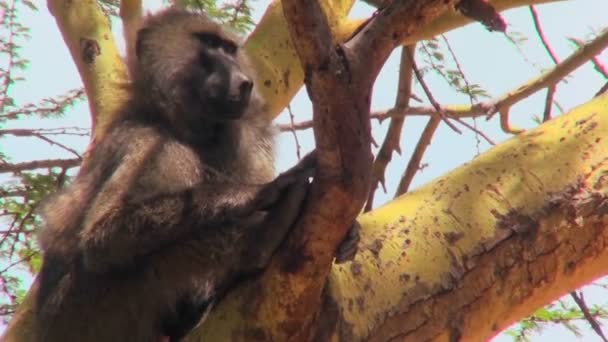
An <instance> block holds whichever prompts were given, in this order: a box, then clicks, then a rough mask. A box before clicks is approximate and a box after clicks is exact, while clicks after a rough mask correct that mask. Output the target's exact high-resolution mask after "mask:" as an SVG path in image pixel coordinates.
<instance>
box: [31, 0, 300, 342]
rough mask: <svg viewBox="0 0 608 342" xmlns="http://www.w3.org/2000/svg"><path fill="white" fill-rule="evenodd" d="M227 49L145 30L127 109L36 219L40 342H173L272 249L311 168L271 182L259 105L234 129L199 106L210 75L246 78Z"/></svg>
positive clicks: (191, 24)
mask: <svg viewBox="0 0 608 342" xmlns="http://www.w3.org/2000/svg"><path fill="white" fill-rule="evenodd" d="M200 34H207V35H208V34H212V38H213V39H215V38H217V37H219V38H220V39H221V44H228V45H226V47H224V45H221V47H220V48H217V49H212V48H209V46H208V45H205V44H211V45H214V44H216V43H217V41H215V40H211V41H210V42H211V43H208V42H209V40H204V39H208V38H205V37H207V36H203V38H201V36H200ZM230 44H234V39H233V38H232V37H230V36H228V35H226V34H225V33H224V32H223V30H222V28H221V27H220V26H219V25H217V24H215V23H213V22H211V21H210V20H209V19H207V18H206V17H204V16H202V15H198V14H191V13H188V12H184V11H180V10H173V9H172V10H167V11H164V12H162V13H160V14H157V15H153V16H151V17H150V18H148V19H147V20H146V21H145V23H144V25H143V28H142V30H141V31H140V33H139V34H138V41H137V49H136V50H137V63H136V65H135V70H136V73H135V75H133V89H132V95H131V99H130V100H129V101H128V102H127V103H126V105H125V106H124V107H123V108H122V110H121V112H120V113H119V114H120V115H119V116H118V117H119V119H118V120H117V121H116V122H115V123H114V124H113V125H112V126H111V127H110V128H109V130H108V134H107V135H106V136H105V138H104V139H103V140H102V141H101V142H99V143H98V144H97V145H96V146H95V147H94V148H93V150H92V152H91V156H90V160H88V161H87V162H86V163H85V165H83V167H82V168H81V171H80V173H79V175H78V176H77V178H76V179H75V180H74V182H73V183H72V185H70V186H69V187H67V188H66V189H65V190H63V191H62V192H60V193H59V194H57V195H56V196H54V197H53V198H51V199H50V200H48V201H47V202H46V204H44V205H43V206H42V211H41V213H42V215H43V217H44V219H45V222H46V227H45V228H44V230H43V231H42V232H41V235H40V244H41V247H42V250H43V253H44V263H43V267H42V270H41V273H40V277H39V286H40V289H39V290H40V291H39V298H38V307H37V315H38V318H39V319H38V320H37V321H38V324H39V325H40V327H39V328H38V329H36V331H37V332H39V333H40V334H39V336H37V339H36V340H37V341H67V342H70V341H135V342H138V341H142V342H143V341H158V340H159V339H160V337H161V336H163V335H168V336H170V337H171V339H172V340H177V339H179V338H180V337H181V336H183V335H184V334H185V333H186V332H187V331H189V330H190V329H191V328H192V327H193V325H194V324H196V322H197V321H198V320H199V318H200V317H201V316H202V315H204V313H205V312H207V311H208V310H209V309H210V307H211V304H212V303H213V302H214V301H215V300H216V299H217V297H218V296H221V295H222V293H223V292H224V291H226V289H227V288H228V287H229V286H230V285H231V284H232V283H233V282H234V281H235V279H237V278H238V277H241V276H242V275H245V274H249V273H251V272H254V271H256V270H259V268H260V267H263V266H264V265H265V264H266V263H267V261H268V259H269V258H270V255H271V254H272V251H274V250H275V249H276V248H277V246H278V245H279V243H280V242H281V241H282V239H283V237H284V235H285V234H286V232H287V231H288V229H289V227H290V226H291V225H292V224H293V222H294V220H295V219H296V217H297V214H298V212H299V208H300V206H301V203H302V201H303V200H304V197H305V193H306V189H307V187H308V182H307V179H308V176H309V175H310V167H309V166H310V165H311V162H310V158H309V160H308V161H307V164H308V165H309V166H306V165H305V166H304V167H302V166H300V167H298V168H296V169H295V170H296V171H294V172H290V173H287V174H286V175H284V176H282V177H279V178H277V179H276V180H275V181H274V182H271V181H272V179H273V174H274V170H273V153H274V152H273V144H274V143H273V141H274V130H273V128H272V127H271V125H270V122H269V121H268V120H267V119H266V117H267V116H266V115H263V114H260V113H261V112H262V111H263V105H262V102H261V101H260V98H259V97H258V96H257V94H256V93H255V91H254V92H253V93H252V95H251V98H250V99H249V101H248V102H247V103H245V104H244V105H245V110H244V112H243V113H242V115H240V116H239V117H238V118H232V119H227V118H224V117H223V116H224V115H233V114H234V113H237V112H238V111H239V108H241V107H240V104H237V105H235V104H234V103H232V102H230V103H228V104H227V105H224V102H222V103H220V104H218V105H217V106H219V107H214V105H209V103H211V102H205V101H207V100H208V94H211V93H214V92H215V93H217V92H218V91H219V90H217V89H216V88H214V87H219V88H218V89H220V88H221V86H222V84H223V83H221V82H220V83H219V84H220V85H219V86H214V85H213V84H211V85H209V84H208V83H209V82H210V81H209V80H210V79H211V78H212V77H215V76H214V75H215V74H214V72H215V73H216V74H217V73H219V71H217V70H224V71H226V70H228V71H229V72H230V75H232V73H238V72H244V73H247V71H246V70H247V67H246V62H244V57H243V56H242V55H241V54H237V55H235V56H234V60H232V57H231V55H230V54H228V53H227V51H229V50H230V47H231V46H230ZM220 50H221V51H220ZM205 63H208V64H205ZM217 68H219V69H217ZM222 68H224V69H222ZM228 71H226V72H228ZM228 79H230V78H228ZM230 82H232V81H230ZM239 89H240V88H239ZM205 91H209V92H210V93H206V92H205ZM193 92H194V94H193ZM239 94H240V93H239ZM209 96H211V95H209ZM209 98H210V97H209ZM239 99H240V97H239ZM222 101H224V99H223V98H222ZM237 102H238V101H237ZM214 103H215V102H214ZM239 103H240V102H239ZM231 106H232V107H231ZM218 108H220V109H218ZM224 108H237V109H234V110H235V112H234V113H225V111H224V112H223V109H224ZM231 110H232V109H231ZM269 182H270V183H269ZM265 184H267V185H265ZM262 186H263V188H264V189H265V192H264V194H265V195H264V196H265V199H263V198H261V197H259V196H258V195H257V194H258V191H259V190H260V189H261V188H262ZM269 210H272V211H273V213H274V214H272V215H271V214H269V213H268V212H269ZM277 213H278V214H277Z"/></svg>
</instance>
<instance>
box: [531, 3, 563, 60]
mask: <svg viewBox="0 0 608 342" xmlns="http://www.w3.org/2000/svg"><path fill="white" fill-rule="evenodd" d="M528 8H529V9H530V14H532V21H533V22H534V28H535V29H536V33H537V34H538V37H539V38H540V41H541V42H542V43H543V46H544V47H545V50H547V53H548V54H549V56H550V57H551V59H552V60H553V63H555V64H559V59H558V58H557V54H556V53H555V52H554V51H553V49H552V48H551V46H550V45H549V41H548V40H547V38H546V37H545V33H544V31H543V29H542V27H541V26H540V20H539V19H538V13H537V12H536V8H535V7H534V5H530V6H528Z"/></svg>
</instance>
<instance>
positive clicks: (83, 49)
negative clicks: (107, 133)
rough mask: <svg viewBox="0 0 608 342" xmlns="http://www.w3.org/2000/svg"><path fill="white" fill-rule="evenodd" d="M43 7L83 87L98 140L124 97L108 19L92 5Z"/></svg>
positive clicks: (52, 2) (50, 2)
mask: <svg viewBox="0 0 608 342" xmlns="http://www.w3.org/2000/svg"><path fill="white" fill-rule="evenodd" d="M47 6H48V8H49V11H50V12H51V14H52V15H53V16H54V17H55V21H56V22H57V26H58V27H59V30H60V31H61V34H62V36H63V40H64V41H65V44H66V45H67V47H68V48H69V50H70V53H71V54H72V59H73V61H74V63H75V64H76V67H77V68H78V72H79V73H80V78H81V79H82V82H83V84H84V89H85V92H86V94H87V98H88V99H89V107H90V110H91V123H92V125H93V128H94V132H95V135H93V137H95V136H96V135H99V136H100V135H101V134H103V131H104V130H105V127H106V125H107V124H108V123H109V122H110V121H111V120H112V115H113V114H115V113H116V109H117V108H118V107H119V106H120V105H121V104H122V102H123V101H124V100H125V99H126V96H127V94H126V93H125V92H124V87H122V86H121V85H124V84H125V83H126V82H127V77H126V75H127V74H126V70H125V67H124V64H123V62H122V59H121V58H120V56H119V55H118V51H117V50H116V45H115V44H114V39H113V38H112V31H111V30H110V26H109V22H108V19H107V18H106V17H105V15H104V14H103V13H102V11H101V10H100V8H99V5H98V4H97V3H96V1H69V0H47Z"/></svg>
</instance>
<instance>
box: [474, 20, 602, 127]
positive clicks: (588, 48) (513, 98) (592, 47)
mask: <svg viewBox="0 0 608 342" xmlns="http://www.w3.org/2000/svg"><path fill="white" fill-rule="evenodd" d="M607 45H608V30H605V31H604V32H603V33H602V34H600V35H599V36H597V37H596V38H595V39H594V40H592V41H590V42H589V43H587V44H586V45H584V46H582V47H581V48H580V49H578V50H577V51H576V52H574V53H573V54H572V55H570V56H569V57H568V58H566V59H564V60H563V61H562V62H561V63H559V64H557V65H556V66H555V67H554V68H553V69H551V70H548V71H547V72H545V73H543V74H541V75H540V76H539V77H537V78H535V79H533V80H531V81H529V82H528V83H527V84H525V85H523V86H520V87H518V88H517V89H515V90H513V91H509V92H507V93H505V94H504V95H502V96H500V97H498V98H497V99H496V100H494V101H491V102H486V103H482V104H479V105H478V106H479V107H480V108H482V109H483V110H485V111H486V112H487V113H488V114H489V116H488V119H489V118H490V117H491V116H492V115H491V114H494V113H497V112H499V111H501V110H503V109H508V108H510V107H511V106H512V105H514V104H515V103H517V102H519V101H521V100H523V99H525V98H527V97H528V96H530V95H532V94H534V93H535V92H537V91H539V90H540V89H544V88H547V87H550V86H553V85H555V84H557V82H559V81H560V80H562V79H563V78H564V77H566V76H567V75H568V74H570V73H571V72H572V71H574V70H576V69H577V68H578V67H580V66H581V65H583V64H585V63H586V62H587V61H589V60H590V59H592V58H593V57H594V56H595V55H597V54H599V53H600V52H602V50H604V49H605V48H606V46H607Z"/></svg>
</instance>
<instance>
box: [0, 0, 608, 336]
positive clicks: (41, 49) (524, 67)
mask: <svg viewBox="0 0 608 342" xmlns="http://www.w3.org/2000/svg"><path fill="white" fill-rule="evenodd" d="M144 3H145V4H146V6H147V8H150V9H154V8H158V7H159V4H160V3H161V1H160V0H155V1H144ZM268 3H269V1H263V0H258V1H256V2H255V4H256V11H255V13H254V19H255V20H256V22H257V20H258V19H259V18H260V17H261V15H262V13H263V10H264V9H265V8H266V6H267V4H268ZM537 10H538V12H539V15H540V19H541V21H542V25H543V28H544V32H545V35H546V36H547V38H548V40H549V41H550V43H551V46H552V47H553V49H554V51H555V52H556V53H557V54H558V56H559V58H560V59H564V58H565V57H567V56H568V55H569V54H570V53H571V52H572V51H573V48H572V45H571V44H570V43H569V42H568V41H567V40H566V39H565V38H566V37H574V38H580V39H584V38H587V37H589V35H590V33H591V32H592V29H595V30H599V29H600V28H602V27H604V26H606V25H607V24H608V1H606V0H574V1H566V2H560V3H556V4H549V5H541V6H537ZM371 11H372V10H371V9H370V8H369V7H368V6H367V5H364V4H362V3H358V4H357V5H356V6H355V8H354V9H353V11H352V14H351V16H352V17H363V16H367V15H369V14H370V13H371ZM503 15H504V17H505V19H506V21H507V22H508V24H509V26H508V30H509V31H510V32H513V31H516V32H520V33H523V34H524V35H525V36H526V37H528V41H527V42H526V43H525V44H524V45H523V46H522V50H523V51H524V53H525V57H526V59H528V61H526V60H524V58H522V55H521V53H520V52H519V51H518V50H517V49H516V48H515V47H514V46H513V45H512V44H511V43H510V42H509V41H508V40H507V39H506V38H505V37H504V36H503V35H501V34H498V33H490V32H488V31H487V30H485V28H483V26H481V25H480V24H477V23H474V24H470V25H467V26H465V27H463V28H461V29H458V30H455V31H453V32H450V33H448V34H447V37H448V39H449V41H450V43H451V46H452V48H453V49H454V50H455V52H456V54H457V56H458V58H459V62H460V64H461V65H462V68H463V69H464V71H465V73H466V75H467V78H468V80H469V81H470V82H472V83H478V84H480V85H481V86H482V87H483V88H484V89H486V90H487V91H488V92H489V93H490V94H491V95H492V96H498V95H500V94H502V93H503V92H506V91H508V90H510V89H513V88H515V87H517V86H519V85H520V84H522V83H524V82H525V81H526V80H528V79H529V78H532V77H534V76H536V75H537V74H538V72H539V70H540V69H539V68H549V67H551V61H550V59H549V57H548V55H547V54H546V52H545V51H544V49H543V48H542V46H541V45H540V44H539V41H538V37H537V36H536V35H535V33H534V29H533V24H532V20H531V19H530V14H529V11H528V9H527V8H522V9H516V10H511V11H508V12H505V13H503ZM20 18H23V19H24V21H25V22H24V24H25V25H26V26H28V27H30V28H31V30H32V32H31V34H32V39H31V40H30V41H29V42H27V43H25V44H24V48H23V51H22V54H23V56H25V57H27V58H29V59H30V61H31V64H30V67H29V68H28V70H27V71H26V74H25V76H26V77H27V80H28V81H27V82H22V83H18V84H17V85H16V86H15V87H14V88H13V92H12V94H13V96H14V97H15V98H16V99H17V100H18V102H19V103H27V102H37V101H38V100H39V99H41V98H44V97H50V96H54V95H56V94H62V93H65V92H66V91H67V90H70V89H73V88H77V87H79V86H80V84H81V82H80V79H79V77H78V74H77V72H76V69H75V67H74V66H73V63H72V61H71V59H70V56H69V53H68V51H67V49H66V48H65V46H64V43H63V41H62V39H61V36H60V34H59V32H58V30H57V28H56V26H55V23H54V20H53V18H52V16H50V14H49V13H48V11H47V10H46V6H45V5H44V4H43V2H41V5H40V11H39V12H37V13H32V12H29V10H26V9H24V10H23V12H22V13H20ZM113 30H114V33H115V36H116V39H117V40H118V41H121V40H122V36H121V34H120V30H121V27H120V23H119V22H118V21H117V22H115V23H114V26H113ZM121 45H122V43H121ZM600 59H601V60H602V61H603V63H604V64H606V65H608V53H606V52H604V53H603V54H602V55H601V56H600ZM398 61H399V53H398V52H396V53H394V54H393V56H392V57H391V58H390V59H389V61H388V62H387V64H386V65H385V67H384V69H383V71H382V73H381V75H380V76H379V78H378V80H377V82H376V87H375V92H374V97H373V100H372V108H373V109H387V108H390V107H391V106H392V105H393V103H394V98H395V91H396V84H397V73H398V67H399V65H398ZM425 80H426V81H427V83H428V84H429V85H430V86H431V87H432V90H433V94H434V96H435V98H436V99H437V100H438V101H439V102H440V103H442V104H457V103H468V101H469V100H468V98H467V97H464V96H459V95H457V94H454V92H452V91H450V89H449V87H447V85H445V84H444V83H443V82H442V81H441V80H440V79H439V78H438V77H436V76H435V75H433V74H432V73H431V74H428V76H427V77H426V78H425ZM604 82H606V80H603V79H602V78H601V77H600V76H598V74H597V73H596V72H595V71H594V70H593V68H592V66H591V65H589V64H587V65H585V66H584V67H583V68H581V69H579V70H577V71H576V72H575V73H573V74H572V75H571V76H570V77H569V78H568V83H561V84H560V85H559V87H558V89H557V93H556V96H555V98H556V99H557V100H558V101H559V103H560V104H561V106H562V107H563V108H564V109H565V110H568V109H569V108H572V107H573V106H576V105H577V104H580V103H584V102H585V101H587V100H588V99H589V98H591V97H592V96H593V94H594V93H595V92H596V91H597V90H598V89H599V88H600V87H601V86H602V85H603V84H604ZM415 92H416V94H417V95H418V96H419V97H420V98H425V97H424V94H423V92H422V91H420V89H419V88H416V89H415ZM544 97H545V92H544V91H543V92H539V93H537V94H536V95H534V96H531V97H530V98H529V99H526V100H525V101H522V102H521V103H520V104H518V105H517V106H515V107H514V108H513V109H512V114H511V118H512V123H513V124H514V125H516V126H520V127H533V126H535V123H534V122H533V121H532V120H531V118H532V116H533V115H536V116H542V111H543V109H544ZM292 110H293V112H294V114H295V115H296V120H297V121H302V120H306V119H308V118H309V117H310V112H311V106H310V102H309V101H308V98H307V96H306V93H305V91H300V93H299V94H298V96H296V98H295V99H294V100H293V102H292ZM557 112H558V111H557V109H554V113H557ZM426 120H427V119H426V118H422V117H411V118H407V119H406V121H405V129H404V131H403V135H402V136H403V138H402V150H403V153H402V156H394V161H393V162H392V163H391V165H390V166H389V168H388V170H387V188H388V189H389V194H383V193H382V191H381V190H380V191H378V192H377V195H376V196H377V198H376V203H383V202H385V201H387V200H389V199H390V198H391V195H392V193H393V192H394V188H395V186H396V184H397V183H398V181H399V176H400V174H401V172H402V171H403V169H404V167H405V165H407V161H408V160H409V156H410V154H411V152H412V150H413V147H414V146H415V144H416V142H417V138H418V137H419V135H420V132H421V131H422V128H423V127H424V125H425V124H426ZM278 121H279V122H287V121H288V118H287V116H286V115H282V116H281V117H280V118H279V119H278ZM89 124H90V123H89V114H88V107H87V105H86V103H81V104H79V105H77V106H75V107H74V108H73V110H71V111H70V113H69V114H68V115H66V116H65V117H64V118H62V119H59V120H40V119H27V120H26V119H24V120H19V121H17V122H14V123H11V125H10V127H11V128H14V127H30V128H33V127H41V126H48V127H59V126H81V127H88V126H89ZM477 125H478V128H479V129H481V130H482V131H484V132H485V133H486V134H487V135H488V136H490V137H491V138H492V139H493V140H494V141H496V142H500V141H503V140H505V139H507V138H509V135H506V134H504V133H502V132H501V130H500V127H499V123H498V120H497V118H494V119H493V120H490V121H485V119H483V118H481V119H478V120H477ZM387 126H388V121H385V122H384V123H383V124H382V125H379V124H378V123H377V122H376V121H374V125H373V127H374V128H373V129H374V131H373V133H374V138H375V139H376V141H377V142H378V143H381V142H382V140H383V137H384V134H385V131H386V128H387ZM6 128H8V127H6ZM460 128H461V129H462V131H463V134H462V135H458V134H456V133H454V132H453V131H452V130H451V129H449V128H448V127H446V126H445V125H442V126H441V127H440V128H439V129H438V132H437V133H436V134H435V138H434V140H433V143H432V145H431V146H430V147H429V149H428V152H427V153H426V155H425V157H424V160H423V162H424V163H428V164H429V166H428V167H427V168H425V169H424V170H423V171H422V172H420V173H419V174H418V175H417V176H416V178H415V179H414V182H413V186H414V187H415V186H419V185H421V184H424V183H426V182H428V181H430V180H432V179H433V178H435V177H437V176H439V175H442V174H444V173H445V172H447V171H449V170H451V169H453V168H455V167H457V166H459V165H461V164H462V163H464V162H466V161H468V160H470V159H471V158H473V157H474V156H475V155H476V154H477V149H476V139H475V135H474V133H473V132H471V131H469V130H467V129H466V128H464V127H460ZM298 136H299V139H300V144H301V145H302V146H303V149H304V150H309V149H311V148H312V146H313V141H312V138H311V133H310V132H306V133H300V132H299V133H298ZM62 142H65V143H66V144H69V145H71V146H74V147H75V148H76V149H77V150H79V151H83V150H84V149H85V148H86V144H87V138H74V137H72V138H66V139H64V140H62ZM1 143H2V150H3V151H7V152H9V155H10V156H11V157H12V158H13V161H25V160H31V159H41V158H48V157H49V156H53V157H57V156H65V157H68V156H69V155H67V154H65V152H63V151H61V150H59V149H57V148H56V147H52V146H48V145H46V144H45V143H41V142H40V141H35V140H33V139H23V138H10V139H9V138H5V139H2V140H1ZM294 146H295V145H294V143H293V137H292V136H291V134H283V135H281V137H280V138H279V153H278V156H279V158H278V165H279V168H280V169H284V168H286V167H288V166H289V165H292V164H293V163H295V161H296V157H295V152H294V151H295V149H294ZM488 147H489V146H488V144H487V143H486V142H485V141H483V140H482V141H481V143H480V149H481V151H483V150H485V149H487V148H488ZM605 296H606V292H604V291H600V290H599V289H597V288H592V289H590V290H589V291H586V298H587V299H588V300H589V299H592V300H593V301H596V302H604V303H605V302H606V299H605ZM581 327H582V328H583V330H584V331H587V330H588V328H587V326H586V325H585V324H582V325H581ZM606 330H608V328H607V329H606ZM510 340H511V339H510V338H509V337H504V336H502V337H498V338H496V339H495V340H494V341H496V342H503V341H510ZM533 340H534V341H573V340H584V341H599V339H598V338H596V336H595V335H594V334H592V333H586V334H585V335H584V337H583V338H581V339H576V338H575V337H574V335H572V334H571V333H569V332H565V331H564V329H563V328H561V327H556V328H551V329H547V330H546V331H545V332H544V333H542V334H540V335H535V337H534V338H533Z"/></svg>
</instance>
